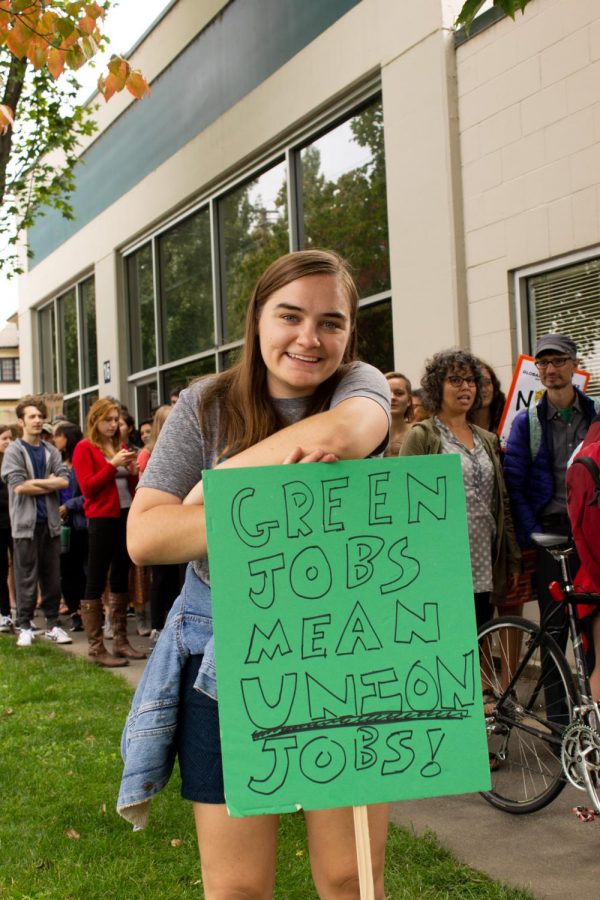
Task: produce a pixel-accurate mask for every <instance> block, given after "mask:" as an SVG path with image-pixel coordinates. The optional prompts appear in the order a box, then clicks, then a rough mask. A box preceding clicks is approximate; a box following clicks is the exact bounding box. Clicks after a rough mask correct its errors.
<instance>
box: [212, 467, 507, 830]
mask: <svg viewBox="0 0 600 900" xmlns="http://www.w3.org/2000/svg"><path fill="white" fill-rule="evenodd" d="M204 491H205V502H206V509H207V521H208V546H209V560H210V573H211V585H212V595H213V614H214V628H215V654H216V665H217V678H218V692H219V711H220V722H221V737H222V745H223V764H224V773H225V794H226V799H227V806H228V808H229V811H230V813H231V814H232V815H234V816H245V815H256V814H261V813H272V812H290V811H293V810H295V809H298V808H300V807H302V808H304V809H322V808H329V807H337V806H359V805H362V804H367V803H378V802H382V801H391V800H403V799H409V798H411V799H412V798H417V797H432V796H439V795H442V794H455V793H463V792H466V791H480V790H489V788H490V778H489V761H488V751H487V743H486V738H485V730H484V720H483V705H482V700H481V682H480V677H479V660H478V653H477V641H476V629H475V610H474V604H473V587H472V582H471V567H470V562H469V541H468V534H467V523H466V510H465V499H464V490H463V483H462V475H461V467H460V460H459V457H458V456H457V455H452V454H449V455H440V456H427V457H410V458H402V459H385V460H382V459H371V460H362V461H356V462H343V463H334V464H324V463H317V464H312V465H309V464H307V465H289V466H269V467H264V468H250V469H249V468H245V469H224V470H220V471H219V470H216V471H210V472H206V473H205V475H204Z"/></svg>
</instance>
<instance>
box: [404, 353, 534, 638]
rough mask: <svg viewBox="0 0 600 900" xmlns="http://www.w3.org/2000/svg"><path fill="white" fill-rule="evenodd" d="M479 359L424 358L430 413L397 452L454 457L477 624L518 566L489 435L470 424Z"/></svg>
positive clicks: (477, 396) (477, 400)
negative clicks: (460, 482)
mask: <svg viewBox="0 0 600 900" xmlns="http://www.w3.org/2000/svg"><path fill="white" fill-rule="evenodd" d="M482 380H483V376H482V371H481V366H480V364H479V360H478V359H476V357H475V356H473V355H472V354H471V353H469V352H467V351H465V350H445V351H443V352H441V353H436V354H435V356H434V357H433V358H432V359H430V360H429V361H428V362H427V365H426V369H425V374H424V376H423V378H422V379H421V388H422V390H423V403H424V406H425V407H426V408H427V409H429V410H431V413H432V416H431V418H430V419H426V420H425V421H423V422H417V423H415V424H414V425H413V427H412V428H411V430H410V433H409V434H408V436H407V438H406V440H405V441H404V444H403V445H402V449H401V451H400V455H401V456H416V455H422V454H429V453H458V454H459V455H460V460H461V465H462V474H463V481H464V486H465V496H466V501H467V523H468V528H469V547H470V551H471V571H472V575H473V591H474V595H475V613H476V618H477V626H478V627H479V626H480V625H482V624H483V623H484V622H487V621H488V619H491V618H492V614H493V605H494V604H498V603H502V602H504V599H505V597H506V590H507V585H508V582H509V581H512V582H513V583H514V582H516V579H517V577H518V572H519V569H520V553H519V548H518V546H517V542H516V538H515V534H514V529H513V524H512V519H511V515H510V508H509V504H508V499H507V495H506V488H505V487H504V479H503V477H502V470H501V468H500V460H499V456H498V440H497V438H496V437H495V435H492V434H490V433H489V432H488V431H486V430H484V429H483V428H480V427H479V426H478V425H475V424H474V423H473V419H474V415H475V412H476V410H478V409H479V407H480V406H481V395H482Z"/></svg>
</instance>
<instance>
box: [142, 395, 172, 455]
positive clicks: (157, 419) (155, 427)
mask: <svg viewBox="0 0 600 900" xmlns="http://www.w3.org/2000/svg"><path fill="white" fill-rule="evenodd" d="M172 409H173V407H172V406H166V405H165V406H159V407H158V409H157V410H155V412H154V416H153V417H152V426H151V428H150V440H149V441H148V443H147V444H146V450H147V451H148V453H152V451H153V450H154V448H155V446H156V442H157V440H158V436H159V434H160V433H161V431H162V427H163V425H164V424H165V422H166V421H167V417H168V416H169V414H170V412H171V410H172Z"/></svg>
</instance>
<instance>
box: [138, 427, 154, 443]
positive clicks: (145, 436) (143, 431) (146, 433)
mask: <svg viewBox="0 0 600 900" xmlns="http://www.w3.org/2000/svg"><path fill="white" fill-rule="evenodd" d="M151 436H152V425H149V424H148V422H144V424H143V425H140V440H141V442H142V444H143V445H144V447H145V446H146V444H147V443H148V441H149V440H150V438H151Z"/></svg>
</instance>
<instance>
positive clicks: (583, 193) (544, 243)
mask: <svg viewBox="0 0 600 900" xmlns="http://www.w3.org/2000/svg"><path fill="white" fill-rule="evenodd" d="M456 62H457V79H458V105H459V128H460V147H461V163H462V184H463V197H464V227H465V257H466V267H467V296H468V317H469V334H470V345H471V348H472V349H473V350H474V351H475V352H476V353H479V354H481V356H483V357H484V358H485V359H487V360H488V361H489V362H490V364H491V365H493V366H494V367H495V368H496V369H497V371H498V374H499V375H500V376H501V377H502V380H503V382H504V384H505V385H506V384H507V382H508V381H509V379H510V374H511V370H512V363H513V361H514V358H515V356H516V354H517V353H518V352H519V351H520V350H521V349H522V348H521V347H519V346H517V335H516V328H515V310H514V301H513V298H512V280H513V279H512V273H513V272H514V270H515V269H518V268H520V267H523V266H528V265H532V264H535V263H540V262H544V261H546V260H555V259H559V258H560V257H561V256H563V255H566V254H568V253H573V252H576V251H580V250H584V249H587V248H589V247H593V246H594V245H596V244H600V3H598V0H533V2H532V3H530V4H529V5H528V6H527V9H526V11H525V14H524V15H520V14H519V15H517V18H516V20H515V21H514V22H513V21H512V20H510V19H508V18H507V19H503V20H501V21H500V22H497V23H496V24H495V25H493V26H491V27H490V28H488V29H487V30H485V31H483V32H481V33H480V34H478V35H474V36H473V37H472V38H471V39H470V40H468V41H467V42H466V43H464V44H463V45H461V46H460V47H458V48H457V60H456Z"/></svg>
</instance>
